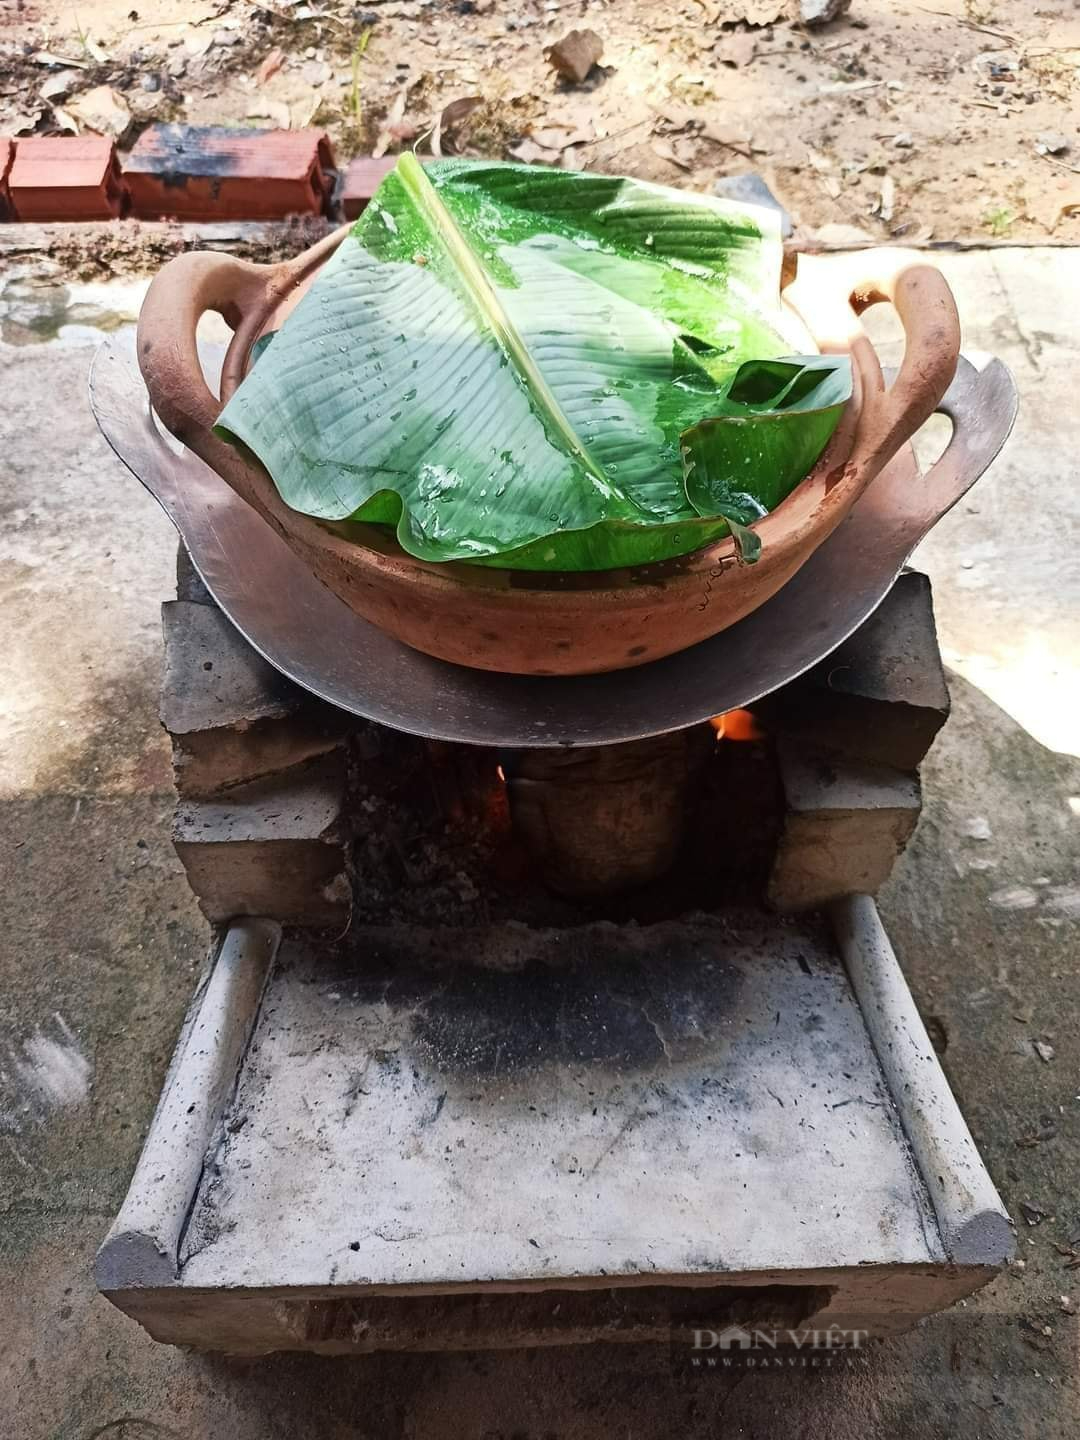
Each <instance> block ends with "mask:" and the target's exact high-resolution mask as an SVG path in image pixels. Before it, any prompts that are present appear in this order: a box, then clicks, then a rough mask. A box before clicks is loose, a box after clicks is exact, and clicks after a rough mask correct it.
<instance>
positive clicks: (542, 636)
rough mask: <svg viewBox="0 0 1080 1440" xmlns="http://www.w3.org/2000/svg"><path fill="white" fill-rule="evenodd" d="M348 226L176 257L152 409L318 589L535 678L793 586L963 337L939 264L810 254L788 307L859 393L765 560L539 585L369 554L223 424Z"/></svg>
mask: <svg viewBox="0 0 1080 1440" xmlns="http://www.w3.org/2000/svg"><path fill="white" fill-rule="evenodd" d="M346 233H347V231H346V230H341V231H338V232H336V233H335V234H333V235H330V236H328V237H327V238H326V239H325V240H323V241H321V242H320V243H319V244H318V245H315V246H314V247H313V248H312V249H310V250H308V251H306V252H305V253H304V254H303V255H301V256H299V257H298V258H297V259H295V260H292V261H288V262H286V263H284V264H280V265H253V264H250V263H248V262H246V261H243V260H237V259H234V258H233V257H231V256H228V255H217V254H207V253H193V254H189V255H181V256H179V257H177V258H176V259H175V260H172V261H170V262H169V264H167V265H166V266H165V267H164V268H163V269H162V271H161V272H160V274H159V275H158V276H157V278H156V279H155V280H154V282H153V284H152V285H151V287H150V290H149V292H148V294H147V296H146V300H145V302H144V304H143V308H142V313H141V315H140V317H139V332H138V354H139V364H140V367H141V369H142V373H143V378H144V379H145V381H146V386H147V389H148V391H149V393H150V400H151V403H152V404H153V406H154V409H155V410H156V411H157V413H158V415H159V416H160V417H161V419H162V421H163V422H164V424H165V425H166V426H167V427H168V429H169V430H170V431H172V433H173V434H174V435H175V436H176V437H177V439H179V440H181V441H183V443H184V444H185V445H187V446H188V447H189V448H190V449H191V450H193V451H194V452H195V453H196V454H197V455H198V456H200V457H201V459H203V460H204V461H205V462H206V463H207V464H208V465H210V466H212V467H213V469H214V470H216V471H217V473H218V474H219V475H220V476H221V477H222V478H223V479H224V480H226V481H227V482H228V484H229V485H231V486H232V488H233V489H234V490H235V491H236V492H237V493H238V494H239V495H240V496H241V497H242V498H243V499H244V500H246V501H247V502H248V503H249V504H250V505H252V506H253V507H254V508H255V510H257V511H258V512H259V514H260V515H262V516H263V518H264V519H265V520H267V521H268V522H269V524H271V525H272V526H273V527H274V528H275V529H276V530H277V531H278V532H279V533H280V534H281V535H282V537H283V538H284V539H285V541H286V542H287V543H288V544H289V546H290V547H291V548H292V549H293V550H294V551H295V552H296V553H297V554H298V555H299V556H301V558H302V559H303V560H304V561H305V562H306V563H307V564H308V565H310V567H311V569H312V570H313V571H314V573H315V574H316V575H317V576H318V577H319V579H320V580H321V581H322V582H323V584H325V585H326V586H328V587H329V589H331V590H332V591H333V592H334V593H335V594H337V595H339V596H340V597H341V598H342V599H343V600H344V601H345V602H346V604H348V605H349V606H350V608H351V609H353V610H355V611H356V612H357V613H358V614H359V615H361V616H363V617H364V618H365V619H367V620H370V621H371V622H372V623H373V624H375V625H378V626H379V627H380V628H381V629H383V630H385V631H387V632H389V633H390V634H391V635H393V636H395V637H396V638H397V639H399V640H402V641H404V642H405V644H407V645H411V646H413V647H415V648H416V649H418V650H422V651H424V652H426V653H427V654H430V655H436V656H439V657H440V658H441V659H443V660H449V661H452V662H454V663H457V664H460V665H470V666H475V667H478V668H480V669H484V670H499V671H507V672H513V673H516V674H524V675H583V674H594V673H597V672H602V671H605V670H620V669H626V668H628V667H630V666H634V665H644V664H646V663H648V662H649V661H650V660H657V659H659V658H660V657H661V656H664V655H670V654H673V653H674V652H675V651H677V650H684V649H686V648H688V647H689V646H691V645H695V644H697V643H698V642H699V641H701V640H705V639H707V638H708V637H709V636H711V635H715V634H716V633H717V632H718V631H720V630H723V629H726V628H727V627H728V626H729V625H733V624H734V623H735V622H736V621H737V620H740V619H742V617H743V616H744V615H747V614H749V613H750V611H752V610H754V609H756V608H757V607H758V606H759V605H761V604H763V603H764V602H765V601H766V600H768V599H769V598H770V596H772V595H773V594H775V593H776V591H777V590H779V589H780V587H781V586H782V585H784V584H785V583H786V582H787V581H788V580H789V579H790V578H791V577H792V575H794V574H795V572H796V571H797V570H798V569H799V567H800V566H801V565H802V564H803V563H804V561H806V560H807V559H808V558H809V556H810V555H811V554H812V553H813V552H814V550H815V549H816V548H817V547H818V546H819V545H820V544H821V543H822V542H823V541H824V540H825V539H826V538H827V536H829V535H830V534H831V533H832V531H833V530H834V529H835V528H836V526H837V525H839V523H840V521H841V520H842V519H843V518H844V516H845V515H846V514H847V512H848V511H849V510H850V509H851V507H852V505H853V504H854V503H855V501H856V500H857V499H858V497H859V495H860V494H861V493H862V491H863V490H864V489H865V488H866V486H867V485H868V484H869V483H870V481H871V480H872V479H873V478H874V476H875V475H877V473H878V472H879V471H880V470H881V469H882V467H883V466H884V465H885V464H886V462H887V461H888V460H889V459H891V458H892V456H893V455H895V454H896V452H897V450H899V448H900V447H901V446H902V445H903V444H905V443H906V442H907V441H908V440H909V439H910V438H911V436H912V435H913V434H914V433H915V431H916V430H918V428H919V427H920V425H922V424H923V422H924V421H925V420H926V419H928V417H929V416H930V415H931V414H932V413H933V411H934V410H935V408H936V406H937V404H938V402H939V401H940V399H941V397H942V396H943V395H944V393H945V390H946V389H947V388H948V385H949V382H950V381H951V380H952V377H953V373H954V371H955V369H956V362H957V357H958V355H959V351H960V326H959V321H958V318H957V314H956V306H955V304H954V302H953V298H952V294H951V292H950V291H949V287H948V285H947V284H946V283H945V280H944V278H943V277H942V275H941V274H940V272H939V271H938V270H936V269H935V268H934V267H933V266H932V265H928V264H926V263H925V262H924V261H923V260H921V259H920V258H919V257H918V256H916V255H914V254H911V253H906V252H904V251H901V250H877V251H865V252H861V253H859V254H856V255H852V256H848V257H845V258H844V260H842V261H840V262H836V261H832V262H829V263H826V262H823V261H822V260H820V259H816V258H814V257H811V256H805V255H803V256H799V257H798V264H797V272H796V275H795V278H794V280H793V281H792V282H791V283H790V284H788V285H787V286H786V288H785V290H784V295H783V300H784V303H785V305H786V306H788V307H789V308H790V310H791V311H792V312H794V314H795V316H796V317H797V318H798V319H799V320H801V321H802V323H803V324H804V325H805V327H806V328H807V329H808V330H809V332H810V334H811V335H812V336H813V338H814V340H815V341H816V343H817V344H818V346H819V348H820V349H821V350H822V351H824V352H834V353H835V352H844V351H846V352H848V353H849V354H850V356H851V361H852V377H853V393H852V398H851V401H850V402H849V404H848V406H847V407H846V409H845V411H844V414H843V416H842V417H841V421H840V424H839V425H838V427H837V429H836V431H835V433H834V435H833V438H832V440H831V441H830V443H829V446H828V448H827V449H826V451H825V453H824V454H823V455H822V457H821V459H820V460H819V462H818V464H817V465H816V466H815V468H814V470H813V471H812V472H811V473H810V475H808V476H807V478H806V479H805V480H804V481H803V482H802V483H801V484H800V485H799V486H797V488H796V489H795V490H794V491H793V492H792V493H791V494H790V495H789V496H788V497H787V499H786V500H784V501H783V502H782V504H780V505H778V506H777V508H776V509H775V510H774V511H772V512H771V513H770V514H769V515H767V516H765V517H764V518H763V519H762V520H759V521H758V522H757V523H756V525H755V527H754V528H755V529H756V531H757V533H758V534H759V535H760V536H761V541H762V554H761V558H760V560H759V561H758V562H757V564H756V565H742V564H739V563H738V561H737V558H736V555H735V548H734V545H733V544H732V541H731V539H730V538H727V539H725V540H722V541H720V542H718V543H717V544H715V545H710V546H708V547H706V548H705V549H703V550H698V551H695V552H694V553H693V554H691V555H687V556H684V557H682V558H681V559H678V560H671V561H666V562H664V563H662V564H657V565H649V566H644V567H641V568H638V569H631V570H619V571H594V572H588V573H582V574H534V573H530V572H526V571H512V570H492V569H487V568H485V567H480V566H470V565H463V564H459V563H447V564H431V563H428V562H426V561H423V560H417V559H414V558H413V557H412V556H411V555H407V554H405V553H404V552H403V551H402V550H401V549H400V548H399V547H398V546H397V544H396V542H395V541H394V540H393V539H391V538H389V537H387V536H386V535H385V534H384V533H383V532H381V531H380V530H378V529H377V528H376V527H373V526H372V527H359V526H357V527H352V528H353V529H354V531H355V532H357V533H362V534H364V543H357V542H356V541H355V540H346V539H344V538H342V537H341V536H340V535H338V534H335V533H334V531H333V529H332V528H331V527H329V526H328V525H325V524H323V523H320V522H319V521H317V520H315V519H312V518H311V517H310V516H307V515H301V514H299V513H297V512H296V511H294V510H291V509H289V507H288V506H287V505H286V504H285V502H284V501H283V500H282V499H281V498H280V496H279V495H278V493H277V490H276V489H275V488H274V484H273V482H272V480H271V479H270V477H269V475H268V474H267V473H266V471H265V470H264V469H263V468H262V467H261V466H260V465H259V464H258V463H257V462H256V461H255V460H254V459H253V458H250V457H247V456H245V455H243V454H242V453H241V452H240V451H239V450H238V449H235V448H234V447H233V446H231V445H229V444H227V443H226V442H225V441H223V440H219V439H218V438H217V436H215V435H214V434H213V432H212V428H211V427H212V426H213V424H214V422H215V421H216V419H217V416H218V414H219V412H220V410H221V408H222V406H223V404H224V402H225V400H227V399H229V397H230V396H231V395H232V394H233V392H234V391H235V390H236V388H237V386H238V385H239V384H240V381H241V380H242V379H243V377H244V374H245V372H246V369H247V366H248V363H249V358H250V353H251V347H252V345H253V344H254V343H255V341H256V340H257V339H258V338H259V336H260V335H261V334H263V333H264V332H265V331H267V330H272V329H276V328H277V327H278V326H279V325H280V324H281V322H282V320H283V319H284V317H285V316H286V315H287V314H288V312H289V310H291V309H292V307H293V306H294V305H295V304H296V302H297V300H298V299H299V298H300V297H301V295H303V293H304V292H305V290H306V289H307V288H308V286H309V285H310V284H311V281H312V279H313V278H314V276H315V274H316V272H317V271H318V269H319V267H320V266H321V265H322V264H323V263H324V262H325V260H326V259H327V258H328V256H329V255H330V254H332V252H333V251H334V249H335V248H336V246H337V245H339V244H340V243H341V240H342V239H343V238H344V235H345V234H346ZM884 300H888V301H891V302H892V304H893V305H894V306H895V308H896V311H897V313H898V315H899V317H900V320H901V322H902V324H903V327H904V334H905V351H904V359H903V363H902V364H901V367H900V371H899V374H898V375H897V377H896V380H895V382H894V383H893V385H892V387H891V388H890V389H888V390H886V388H885V383H884V380H883V378H882V373H881V366H880V365H879V363H878V359H877V355H876V354H875V352H874V348H873V346H872V345H871V344H870V341H869V339H868V338H867V336H866V334H865V333H864V332H863V329H862V327H861V325H860V324H859V321H858V318H857V317H858V315H859V314H860V313H861V312H862V311H863V310H864V309H865V308H866V307H867V306H869V305H873V304H875V303H877V302H878V301H884ZM207 310H214V311H217V312H218V313H219V314H220V315H222V316H224V318H225V320H226V321H227V323H228V324H229V325H230V326H231V327H232V328H233V330H234V331H235V333H234V336H233V339H232V342H231V344H230V346H229V349H228V352H227V354H226V357H225V363H224V369H223V371H222V380H221V393H222V399H221V400H219V399H217V398H215V396H214V395H213V394H212V393H211V392H210V390H209V388H208V386H207V384H206V381H205V379H204V377H203V372H202V368H201V366H200V364H199V356H198V349H197V346H196V339H195V329H196V325H197V324H198V321H199V318H200V316H201V315H202V314H203V313H204V312H205V311H207Z"/></svg>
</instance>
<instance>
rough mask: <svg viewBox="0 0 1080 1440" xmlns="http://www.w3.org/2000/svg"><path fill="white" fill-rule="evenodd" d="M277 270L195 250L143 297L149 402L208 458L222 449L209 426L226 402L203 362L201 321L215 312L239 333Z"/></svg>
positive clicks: (143, 364)
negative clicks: (209, 453) (198, 332)
mask: <svg viewBox="0 0 1080 1440" xmlns="http://www.w3.org/2000/svg"><path fill="white" fill-rule="evenodd" d="M278 268H279V267H277V266H268V265H254V264H252V263H251V262H250V261H247V260H238V259H236V257H235V256H232V255H218V254H214V253H211V252H209V251H193V252H192V253H190V254H187V255H178V256H177V257H176V259H174V260H170V261H169V263H168V264H167V265H165V266H163V267H162V269H161V270H160V271H159V273H158V274H157V275H156V276H155V278H154V280H153V282H152V284H151V286H150V289H149V290H148V291H147V292H146V299H145V300H144V301H143V305H142V309H141V311H140V312H139V325H138V331H137V336H136V345H137V349H138V358H139V369H140V370H141V371H142V376H143V379H144V380H145V382H146V388H147V390H148V391H149V394H150V403H151V404H152V405H153V407H154V409H155V410H156V412H157V414H158V415H159V416H160V418H161V420H162V423H163V424H164V425H165V427H166V429H168V430H170V431H171V432H172V433H173V435H175V436H176V438H177V439H178V440H181V441H183V443H184V444H185V445H187V446H188V448H189V449H191V450H194V452H195V453H196V454H197V455H199V456H201V457H202V458H203V459H208V456H207V454H206V452H207V450H210V451H213V450H214V449H215V447H216V446H217V444H219V443H220V442H218V441H217V440H216V438H215V437H214V435H213V433H212V427H213V425H214V423H215V422H216V420H217V417H218V414H219V413H220V411H221V408H222V401H221V400H219V399H218V398H217V396H215V395H214V394H213V392H212V391H211V390H210V387H209V386H208V385H207V383H206V379H205V377H204V375H203V371H202V365H201V364H200V362H199V347H198V341H197V339H196V330H197V327H198V324H199V321H200V319H201V318H202V316H203V315H204V314H206V312H207V311H208V310H213V311H216V312H217V314H219V315H221V316H222V317H223V318H224V320H225V323H226V324H227V325H229V326H230V327H231V328H232V329H233V330H240V329H242V328H243V322H244V319H245V317H250V318H252V319H254V318H255V317H256V313H257V309H261V308H262V307H261V304H260V303H259V302H261V301H263V300H264V299H265V297H266V295H267V290H268V287H269V286H270V285H271V284H272V282H273V279H274V277H275V274H276V272H277V270H278Z"/></svg>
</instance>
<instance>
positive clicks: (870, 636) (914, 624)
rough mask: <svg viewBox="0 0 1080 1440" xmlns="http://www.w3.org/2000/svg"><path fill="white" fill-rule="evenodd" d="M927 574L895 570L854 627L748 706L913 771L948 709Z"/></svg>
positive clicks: (786, 727) (854, 753) (785, 725)
mask: <svg viewBox="0 0 1080 1440" xmlns="http://www.w3.org/2000/svg"><path fill="white" fill-rule="evenodd" d="M949 703H950V702H949V688H948V685H947V684H946V680H945V669H944V666H943V665H942V663H941V651H940V649H939V648H938V639H937V628H936V626H935V624H934V603H933V597H932V595H931V590H930V581H929V579H928V578H927V576H925V575H922V574H920V573H919V572H918V571H915V570H910V571H908V572H907V573H905V574H903V575H901V576H900V578H899V579H898V580H897V582H896V584H895V585H894V586H893V588H892V590H891V591H890V593H889V594H888V595H887V596H886V597H885V599H884V600H883V601H882V603H881V605H880V606H879V608H878V609H877V610H876V611H875V612H874V614H873V615H871V616H870V618H869V620H867V621H866V622H865V623H864V624H863V625H861V626H860V627H859V629H858V630H856V632H855V634H854V635H852V636H851V638H850V639H849V640H845V642H844V643H843V644H842V645H841V646H840V647H839V648H838V649H836V650H834V651H833V653H832V654H831V655H830V656H829V657H828V659H826V660H823V661H822V662H821V663H820V665H815V666H814V668H813V669H812V670H810V671H809V672H808V673H807V674H806V675H804V676H803V677H802V678H801V679H799V680H794V681H792V683H791V684H790V685H785V686H784V688H783V689H782V690H778V691H776V692H775V693H774V694H772V695H769V696H767V697H766V698H765V699H764V700H761V701H759V702H758V703H757V704H756V705H755V706H754V713H755V715H756V716H758V718H759V719H760V720H761V722H762V723H763V724H764V726H765V727H766V728H767V729H768V730H769V731H770V732H772V733H774V734H780V735H788V736H792V737H793V738H796V739H798V740H799V741H801V742H803V743H805V744H808V745H813V746H814V747H816V748H817V749H819V750H827V751H830V752H832V753H834V754H836V755H844V756H849V757H851V758H852V759H858V760H866V761H869V762H871V763H872V764H877V765H890V766H892V767H893V768H894V769H896V770H914V769H915V768H916V766H917V765H919V763H920V762H921V761H922V759H923V757H924V756H925V755H926V752H927V751H928V750H929V749H930V746H931V745H932V744H933V742H934V737H935V736H936V735H937V733H938V731H939V730H940V729H941V727H942V725H944V723H945V721H946V720H947V719H948V715H949Z"/></svg>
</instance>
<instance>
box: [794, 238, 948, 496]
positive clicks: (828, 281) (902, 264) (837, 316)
mask: <svg viewBox="0 0 1080 1440" xmlns="http://www.w3.org/2000/svg"><path fill="white" fill-rule="evenodd" d="M786 298H787V299H788V300H789V301H790V303H791V304H792V305H793V306H794V307H795V309H796V310H797V311H798V313H799V314H800V316H801V317H802V318H803V320H805V321H806V323H807V325H808V326H809V328H810V330H811V332H812V333H813V335H814V336H815V337H816V339H817V341H818V344H819V345H820V347H821V350H822V351H823V352H824V353H829V352H836V351H844V350H846V351H850V352H851V354H852V359H853V360H857V359H861V360H862V361H863V362H864V363H863V364H862V365H861V366H859V368H860V370H861V373H862V375H863V382H864V390H863V397H862V405H861V408H860V414H859V423H858V430H857V432H856V435H855V445H854V449H853V451H852V454H851V457H850V460H851V463H853V464H856V465H858V467H859V468H860V469H864V470H865V471H866V472H867V474H868V475H870V476H872V475H874V474H875V473H876V472H877V471H878V470H879V469H880V468H881V467H882V465H884V464H885V462H886V461H887V460H889V459H890V458H891V457H892V456H893V455H894V454H895V453H896V451H897V450H898V449H899V448H900V446H901V445H902V444H903V443H904V442H905V441H907V440H910V439H911V437H912V435H914V434H915V432H916V430H918V429H919V427H920V426H921V425H922V424H923V423H924V422H925V421H926V420H928V419H929V418H930V416H931V415H932V414H933V413H934V411H935V410H936V409H937V407H938V405H939V403H940V401H941V398H942V396H943V395H944V394H945V392H946V390H947V389H948V388H949V385H950V384H951V383H952V379H953V376H954V375H955V374H956V365H957V361H958V360H959V358H960V317H959V316H958V315H957V313H956V302H955V300H954V299H953V295H952V291H951V290H950V289H949V286H948V283H947V281H946V279H945V277H944V275H942V273H941V271H940V270H939V269H938V268H937V267H936V266H935V265H930V264H928V263H927V262H926V261H925V260H923V259H921V257H920V256H919V255H918V253H917V252H916V251H912V250H898V249H881V250H864V251H858V252H857V253H855V254H853V255H847V256H844V257H842V258H841V257H829V259H828V260H826V259H825V258H824V257H822V256H814V255H800V256H799V261H798V269H797V272H796V278H795V280H794V281H793V282H792V284H791V285H790V286H788V288H787V291H786ZM883 301H888V302H889V303H891V304H892V306H893V308H894V309H895V310H896V313H897V315H898V316H899V317H900V323H901V324H902V325H903V327H904V358H903V361H902V362H901V365H900V369H899V371H898V373H897V376H896V379H895V380H894V381H893V384H892V385H891V386H890V387H889V388H888V389H886V388H885V380H884V377H883V376H882V373H881V366H880V364H879V362H878V358H877V354H876V352H875V350H874V347H873V345H872V344H871V343H870V338H869V336H868V335H867V334H866V332H865V331H864V330H863V328H862V326H861V325H860V324H859V321H858V316H860V315H861V314H862V312H863V311H864V310H866V309H868V308H869V307H870V306H871V305H877V304H879V303H881V302H883ZM838 302H839V303H838ZM867 376H872V377H874V379H873V381H872V382H871V384H870V385H868V384H867V380H866V377H867Z"/></svg>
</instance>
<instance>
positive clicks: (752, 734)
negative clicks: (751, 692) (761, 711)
mask: <svg viewBox="0 0 1080 1440" xmlns="http://www.w3.org/2000/svg"><path fill="white" fill-rule="evenodd" d="M709 724H710V725H711V726H712V728H713V729H714V730H715V731H716V738H717V740H764V738H765V731H764V730H762V728H761V726H760V725H759V724H758V723H757V721H756V720H755V719H754V717H753V715H752V714H751V713H750V711H749V710H728V711H727V712H726V713H725V714H723V715H714V716H713V717H712V719H711V720H710V721H709Z"/></svg>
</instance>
